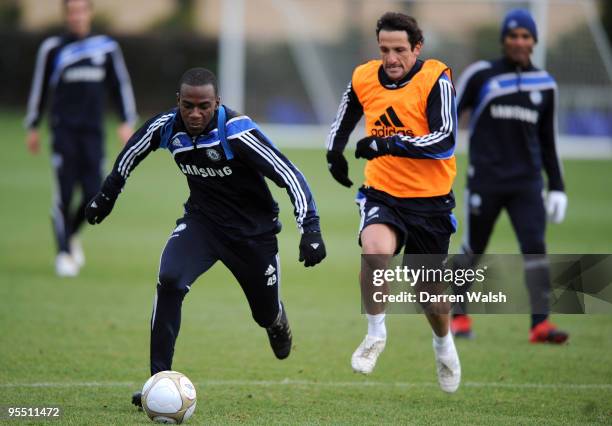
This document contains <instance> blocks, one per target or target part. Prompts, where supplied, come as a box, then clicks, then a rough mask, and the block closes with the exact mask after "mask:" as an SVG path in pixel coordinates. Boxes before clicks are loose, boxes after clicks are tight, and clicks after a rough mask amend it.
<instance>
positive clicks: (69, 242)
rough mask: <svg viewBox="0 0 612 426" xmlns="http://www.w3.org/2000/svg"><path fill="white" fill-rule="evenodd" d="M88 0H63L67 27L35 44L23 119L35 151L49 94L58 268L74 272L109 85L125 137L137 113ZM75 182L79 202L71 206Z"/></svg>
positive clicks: (96, 185) (94, 182) (94, 187)
mask: <svg viewBox="0 0 612 426" xmlns="http://www.w3.org/2000/svg"><path fill="white" fill-rule="evenodd" d="M92 8H93V6H92V4H91V2H90V1H89V0H65V1H64V14H65V19H66V27H67V32H66V33H65V34H63V35H61V36H54V37H49V38H47V39H46V40H45V41H44V42H43V43H42V44H41V46H40V48H39V50H38V56H37V58H36V66H35V69H34V77H33V79H32V88H31V91H30V97H29V100H28V112H27V116H26V119H25V126H26V128H27V129H28V134H27V137H26V146H27V148H28V150H29V151H30V152H31V153H33V154H37V153H38V152H39V150H40V134H39V132H38V130H37V127H38V125H39V123H40V121H41V115H42V111H43V108H44V107H45V104H46V102H47V100H48V98H49V97H51V108H50V116H49V125H50V127H51V133H52V163H53V168H54V172H55V177H56V184H55V188H56V189H55V191H56V193H55V194H54V197H53V207H52V218H53V230H54V233H55V239H56V242H57V251H58V254H57V257H56V261H55V269H56V272H57V274H58V275H59V276H75V275H77V274H78V271H79V268H80V267H81V266H83V264H84V262H85V257H84V254H83V250H82V248H81V245H80V243H79V241H78V239H76V235H77V232H78V231H79V228H80V227H81V225H82V224H83V222H84V208H85V205H86V203H87V201H89V200H90V199H91V198H92V197H93V196H94V195H95V194H96V192H98V190H99V189H100V184H101V182H102V173H103V167H104V130H103V128H104V123H103V110H104V98H105V96H106V92H107V91H109V92H110V93H111V95H112V97H113V98H114V100H115V101H116V102H115V103H116V104H117V107H118V110H119V115H120V118H121V121H122V124H121V125H120V126H119V129H118V133H119V138H120V139H121V141H122V142H123V143H125V142H126V141H127V140H128V139H129V137H130V136H131V135H132V133H133V125H134V123H135V121H136V108H135V103H134V94H133V92H132V86H131V83H130V77H129V75H128V72H127V69H126V67H125V62H124V61H123V55H122V53H121V49H120V48H119V45H118V44H117V42H116V41H115V40H113V39H111V38H110V37H108V36H105V35H94V34H91V20H92V14H93V10H92ZM77 187H80V189H81V192H82V197H83V198H82V202H81V203H80V204H79V207H78V208H77V209H76V210H71V209H70V206H71V203H72V197H73V194H74V191H75V189H76V188H77Z"/></svg>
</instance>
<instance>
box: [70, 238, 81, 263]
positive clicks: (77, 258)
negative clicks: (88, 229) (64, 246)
mask: <svg viewBox="0 0 612 426" xmlns="http://www.w3.org/2000/svg"><path fill="white" fill-rule="evenodd" d="M70 255H71V256H72V259H73V260H74V263H76V265H77V266H78V267H79V268H82V267H83V266H84V265H85V252H84V251H83V246H82V245H81V240H79V238H78V237H77V236H74V237H72V238H70Z"/></svg>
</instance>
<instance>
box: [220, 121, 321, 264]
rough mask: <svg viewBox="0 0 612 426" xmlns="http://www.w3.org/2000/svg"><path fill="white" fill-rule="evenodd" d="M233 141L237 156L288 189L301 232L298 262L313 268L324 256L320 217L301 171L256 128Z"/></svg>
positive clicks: (241, 133)
mask: <svg viewBox="0 0 612 426" xmlns="http://www.w3.org/2000/svg"><path fill="white" fill-rule="evenodd" d="M230 139H234V140H235V142H233V143H232V146H233V147H235V150H236V152H237V154H238V155H239V156H240V157H241V159H243V160H244V161H245V162H247V163H249V164H251V165H252V167H253V168H255V169H256V170H258V171H259V172H260V173H261V174H263V175H264V176H265V177H267V178H269V179H271V180H272V181H273V182H274V183H276V185H278V186H279V187H281V188H285V189H286V190H287V194H288V195H289V198H290V199H291V203H292V204H293V207H294V211H293V213H294V215H295V221H296V224H297V226H298V229H299V230H300V232H301V233H302V238H301V240H300V249H299V252H300V255H299V260H300V262H304V266H314V265H316V264H318V263H320V262H321V261H322V260H323V259H324V258H325V256H326V254H327V253H326V250H325V244H324V243H323V238H322V237H321V228H320V226H319V216H318V213H317V207H316V205H315V202H314V199H313V197H312V193H311V192H310V187H309V186H308V183H307V182H306V178H304V175H303V174H302V172H300V171H299V170H298V168H297V167H295V165H293V163H292V162H291V161H289V160H288V159H287V158H286V157H285V156H284V155H283V154H282V153H281V152H280V151H279V150H278V149H277V148H276V147H275V146H274V145H273V144H272V143H271V142H270V141H269V140H268V138H266V136H265V135H264V134H263V133H262V132H261V131H259V129H258V128H256V127H255V125H254V123H253V128H252V129H250V130H248V131H243V132H240V133H238V134H237V135H236V136H235V137H233V138H232V137H230Z"/></svg>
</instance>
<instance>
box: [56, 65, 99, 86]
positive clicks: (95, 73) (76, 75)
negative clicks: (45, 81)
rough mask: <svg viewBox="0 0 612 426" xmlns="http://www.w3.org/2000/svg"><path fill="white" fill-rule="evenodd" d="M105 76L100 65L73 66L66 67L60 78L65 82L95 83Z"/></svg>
mask: <svg viewBox="0 0 612 426" xmlns="http://www.w3.org/2000/svg"><path fill="white" fill-rule="evenodd" d="M105 77H106V70H105V69H104V68H102V67H74V68H68V69H67V70H66V71H65V72H64V75H63V76H62V80H64V81H65V82H66V83H76V82H88V83H90V82H91V83H97V82H100V81H102V80H104V78H105Z"/></svg>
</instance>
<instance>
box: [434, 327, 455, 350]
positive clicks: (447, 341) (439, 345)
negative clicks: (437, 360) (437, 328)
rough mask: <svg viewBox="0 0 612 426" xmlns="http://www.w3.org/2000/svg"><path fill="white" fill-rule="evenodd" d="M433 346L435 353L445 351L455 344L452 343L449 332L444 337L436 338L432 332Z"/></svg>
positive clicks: (451, 336) (451, 335)
mask: <svg viewBox="0 0 612 426" xmlns="http://www.w3.org/2000/svg"><path fill="white" fill-rule="evenodd" d="M432 334H433V340H434V346H435V348H436V351H438V352H439V351H445V350H446V349H449V348H451V347H452V346H453V345H454V344H455V343H454V342H453V334H452V333H451V332H450V331H449V332H448V333H446V336H442V337H440V336H438V335H437V334H436V333H434V332H432Z"/></svg>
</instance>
